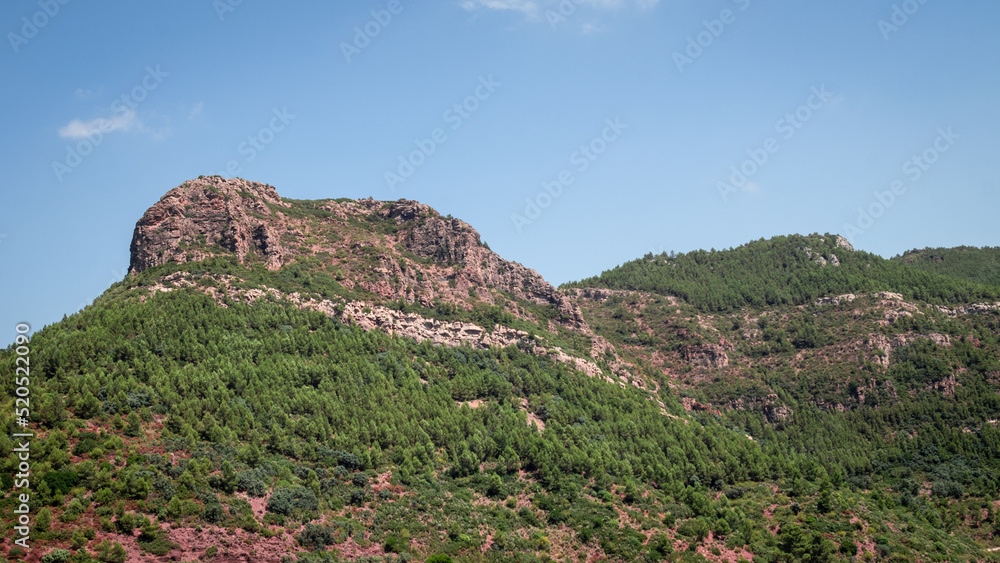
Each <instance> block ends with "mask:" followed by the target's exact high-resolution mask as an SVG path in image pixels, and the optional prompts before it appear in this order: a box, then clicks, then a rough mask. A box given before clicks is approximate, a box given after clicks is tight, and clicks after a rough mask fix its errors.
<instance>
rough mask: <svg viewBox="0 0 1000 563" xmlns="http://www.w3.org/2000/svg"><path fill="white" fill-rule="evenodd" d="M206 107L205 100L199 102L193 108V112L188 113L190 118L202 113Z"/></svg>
mask: <svg viewBox="0 0 1000 563" xmlns="http://www.w3.org/2000/svg"><path fill="white" fill-rule="evenodd" d="M203 109H205V102H198V103H196V104H195V105H194V107H193V108H191V113H189V114H188V119H192V118H194V117H195V116H197V115H200V114H201V110H203Z"/></svg>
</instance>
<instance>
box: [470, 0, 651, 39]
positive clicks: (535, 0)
mask: <svg viewBox="0 0 1000 563" xmlns="http://www.w3.org/2000/svg"><path fill="white" fill-rule="evenodd" d="M659 2H660V0H461V2H459V5H460V6H461V7H462V8H464V9H466V10H469V11H478V10H490V11H505V12H520V13H521V14H524V16H525V17H526V18H527V19H529V20H531V21H544V19H545V18H544V17H543V16H544V14H545V13H546V12H547V11H553V10H555V11H558V10H560V6H562V10H566V5H567V4H569V5H571V6H572V8H573V10H574V11H575V9H576V8H579V7H584V6H585V7H589V8H595V9H600V10H618V9H621V8H627V7H630V6H632V7H635V8H637V9H639V10H649V9H651V8H654V7H655V6H656V5H657V4H658V3H659ZM581 29H582V30H583V31H584V32H585V33H589V32H593V31H595V30H596V27H595V26H594V25H593V24H590V25H589V26H588V25H585V26H583V28H581Z"/></svg>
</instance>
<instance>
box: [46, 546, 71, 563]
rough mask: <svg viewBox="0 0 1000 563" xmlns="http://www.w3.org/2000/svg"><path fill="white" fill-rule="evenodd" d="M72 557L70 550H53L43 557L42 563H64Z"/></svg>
mask: <svg viewBox="0 0 1000 563" xmlns="http://www.w3.org/2000/svg"><path fill="white" fill-rule="evenodd" d="M70 555H72V554H71V553H70V552H69V550H68V549H53V550H52V551H50V552H48V553H46V554H45V555H44V556H43V557H42V563H63V562H64V561H69V558H70Z"/></svg>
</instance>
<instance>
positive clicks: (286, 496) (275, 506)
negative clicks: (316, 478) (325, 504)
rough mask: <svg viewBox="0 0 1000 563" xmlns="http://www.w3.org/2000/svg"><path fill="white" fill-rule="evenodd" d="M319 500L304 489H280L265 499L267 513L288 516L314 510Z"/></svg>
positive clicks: (312, 493)
mask: <svg viewBox="0 0 1000 563" xmlns="http://www.w3.org/2000/svg"><path fill="white" fill-rule="evenodd" d="M318 508H319V500H318V499H317V498H316V494H315V493H314V492H313V491H312V490H311V489H308V488H306V487H282V488H278V489H276V490H275V491H274V494H272V495H271V498H269V499H267V510H268V512H274V513H276V514H284V515H286V516H287V515H290V514H292V513H293V512H295V511H296V510H303V511H305V510H316V509H318Z"/></svg>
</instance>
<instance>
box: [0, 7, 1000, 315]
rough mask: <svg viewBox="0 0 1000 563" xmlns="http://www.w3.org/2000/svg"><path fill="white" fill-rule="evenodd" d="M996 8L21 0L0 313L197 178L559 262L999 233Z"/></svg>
mask: <svg viewBox="0 0 1000 563" xmlns="http://www.w3.org/2000/svg"><path fill="white" fill-rule="evenodd" d="M998 16H1000V4H996V3H995V2H987V1H985V0H981V1H970V2H945V1H944V0H925V1H924V2H923V3H921V2H920V1H918V0H907V1H905V2H903V1H899V0H896V1H895V2H894V1H891V0H876V1H872V0H864V1H862V0H846V1H842V2H800V1H793V0H774V1H771V2H763V1H761V0H697V1H696V0H673V1H672V0H659V1H657V0H563V1H561V2H560V1H559V0H439V1H434V2H430V1H422V2H421V1H417V2H414V1H412V0H398V2H390V0H376V1H368V0H364V1H354V2H318V1H301V2H290V3H278V2H262V1H259V0H256V1H254V0H198V1H193V0H191V1H179V2H170V3H167V2H159V3H152V2H124V1H107V2H101V3H100V5H99V6H94V5H92V4H88V3H85V2H82V1H80V0H42V1H41V2H39V1H38V0H30V1H26V0H10V1H7V2H4V4H3V7H2V8H0V23H2V31H3V32H4V34H5V37H6V40H7V41H6V44H5V45H3V46H2V47H0V65H2V66H0V68H2V73H3V74H2V75H3V77H4V86H5V87H4V88H3V94H2V95H3V101H4V106H5V107H7V108H8V110H7V111H8V125H7V126H6V127H5V130H4V133H3V135H2V136H0V155H2V159H3V166H2V168H0V181H2V184H3V186H4V187H3V189H2V190H0V264H2V265H3V268H2V270H0V289H2V291H0V327H8V328H5V329H0V330H4V331H9V333H10V334H11V335H13V326H14V324H15V323H16V322H22V321H26V322H30V323H32V324H33V325H34V326H35V328H39V327H41V326H42V325H45V324H49V323H52V322H55V321H57V320H59V319H60V318H61V317H62V315H63V314H64V313H67V314H72V313H73V312H75V311H77V310H78V309H80V308H81V307H82V306H83V305H84V304H87V303H90V302H91V301H92V300H93V299H94V298H95V297H96V296H97V295H99V294H100V293H101V292H102V291H103V290H104V289H106V288H107V287H108V286H109V285H110V284H111V283H113V282H114V281H118V280H120V279H121V278H122V277H123V276H124V275H125V270H126V268H127V267H128V261H129V241H130V240H131V236H132V230H133V228H134V225H135V221H136V220H137V219H138V218H139V217H140V216H141V215H142V213H143V212H144V211H145V210H146V209H147V208H148V207H149V206H150V205H152V204H153V203H155V202H156V201H157V200H158V199H159V197H160V196H161V195H163V193H165V192H166V191H167V190H169V189H171V188H173V187H175V186H177V185H179V184H181V183H182V182H184V181H185V180H187V179H191V178H194V177H197V176H199V175H202V174H205V175H209V174H223V175H226V176H233V175H235V176H239V177H243V178H247V179H251V180H258V181H262V182H267V183H270V184H272V185H274V186H275V187H276V188H277V189H278V191H279V193H280V194H281V195H283V196H285V197H291V198H298V199H313V198H325V197H359V198H360V197H368V196H372V197H374V198H376V199H384V200H394V199H399V198H406V199H416V200H419V201H422V202H424V203H427V204H430V205H431V206H433V207H435V208H436V209H437V210H438V211H440V212H441V213H443V214H448V213H450V214H452V215H454V216H456V217H459V218H461V219H463V220H465V221H467V222H469V223H470V224H472V225H473V226H474V227H475V228H476V229H478V230H479V232H480V233H481V234H482V237H483V239H484V240H485V241H487V242H488V243H489V244H490V246H491V247H492V248H493V250H494V251H496V252H498V253H500V254H501V255H502V256H504V257H505V258H508V259H511V260H516V261H518V262H521V263H523V264H525V265H527V266H529V267H532V268H535V269H536V270H538V271H539V272H540V273H541V274H542V275H544V276H545V277H546V278H547V279H548V280H549V281H551V282H553V283H561V282H565V281H569V280H573V279H579V278H582V277H587V276H590V275H594V274H597V273H600V272H601V271H602V270H604V269H608V268H610V267H613V266H615V265H617V264H620V263H622V262H624V261H627V260H630V259H633V258H636V257H639V256H641V255H643V254H645V253H647V252H660V251H669V250H676V251H688V250H692V249H696V248H705V249H708V248H717V249H718V248H727V247H730V246H738V245H740V244H742V243H744V242H747V241H749V240H753V239H757V238H760V237H770V236H774V235H781V234H789V233H811V232H821V233H822V232H836V233H844V234H847V235H848V236H849V238H850V239H851V240H852V242H854V243H855V245H856V246H857V247H859V248H862V249H865V250H869V251H872V252H876V253H878V254H881V255H883V256H887V257H888V256H892V255H895V254H898V253H901V252H903V251H905V250H907V249H910V248H915V247H924V246H955V245H961V244H969V245H976V246H985V245H989V246H995V245H1000V240H998V239H1000V236H998V235H1000V228H998V226H997V225H998V222H997V220H996V213H997V209H998V208H1000V205H998V204H1000V195H998V188H1000V181H998V173H997V171H996V168H995V162H996V161H997V158H996V155H997V153H998V149H1000V146H998V145H1000V137H998V135H997V133H996V131H998V130H1000V105H998V104H997V100H998V99H1000V96H998V93H1000V36H998V35H997V34H996V30H995V25H994V22H995V21H996V20H997V18H998ZM414 151H417V152H414ZM401 160H402V161H407V162H406V164H401ZM394 175H395V176H394ZM560 179H561V180H562V182H561V183H560ZM546 186H547V188H546ZM893 190H895V193H893ZM876 193H878V195H876ZM848 231H852V232H848Z"/></svg>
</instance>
